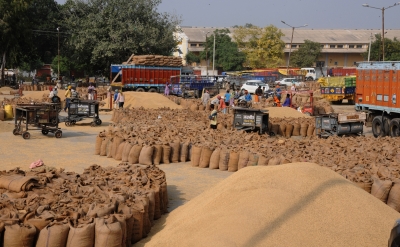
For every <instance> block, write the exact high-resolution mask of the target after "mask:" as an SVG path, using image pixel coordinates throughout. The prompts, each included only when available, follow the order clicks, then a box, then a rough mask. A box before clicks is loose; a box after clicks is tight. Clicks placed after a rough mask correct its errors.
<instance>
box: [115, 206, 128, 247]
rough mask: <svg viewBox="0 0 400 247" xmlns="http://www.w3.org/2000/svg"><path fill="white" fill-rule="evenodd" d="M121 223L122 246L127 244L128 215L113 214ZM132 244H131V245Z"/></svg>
mask: <svg viewBox="0 0 400 247" xmlns="http://www.w3.org/2000/svg"><path fill="white" fill-rule="evenodd" d="M113 216H114V217H115V218H116V219H117V221H118V222H119V224H120V225H121V231H122V237H121V240H120V241H121V247H125V246H127V244H126V239H127V236H126V235H127V231H126V217H125V215H123V214H114V215H113ZM129 246H131V245H129Z"/></svg>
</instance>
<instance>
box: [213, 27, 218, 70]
mask: <svg viewBox="0 0 400 247" xmlns="http://www.w3.org/2000/svg"><path fill="white" fill-rule="evenodd" d="M214 69H215V31H214V48H213V75H215V74H214V71H215V70H214ZM217 75H218V73H217Z"/></svg>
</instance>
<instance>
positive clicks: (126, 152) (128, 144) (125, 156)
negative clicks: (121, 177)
mask: <svg viewBox="0 0 400 247" xmlns="http://www.w3.org/2000/svg"><path fill="white" fill-rule="evenodd" d="M132 147H133V144H132V143H131V142H129V141H127V142H125V146H124V150H123V151H122V158H121V161H122V162H128V161H129V153H130V151H131V149H132Z"/></svg>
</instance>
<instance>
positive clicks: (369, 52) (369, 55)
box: [368, 33, 372, 62]
mask: <svg viewBox="0 0 400 247" xmlns="http://www.w3.org/2000/svg"><path fill="white" fill-rule="evenodd" d="M371 45H372V33H371V38H370V39H369V47H368V48H369V49H368V62H369V58H370V57H371Z"/></svg>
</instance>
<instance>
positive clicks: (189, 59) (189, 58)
mask: <svg viewBox="0 0 400 247" xmlns="http://www.w3.org/2000/svg"><path fill="white" fill-rule="evenodd" d="M185 60H186V64H188V65H190V64H192V63H200V57H199V56H197V55H196V54H194V53H193V52H191V51H189V52H188V53H187V54H186V56H185Z"/></svg>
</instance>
